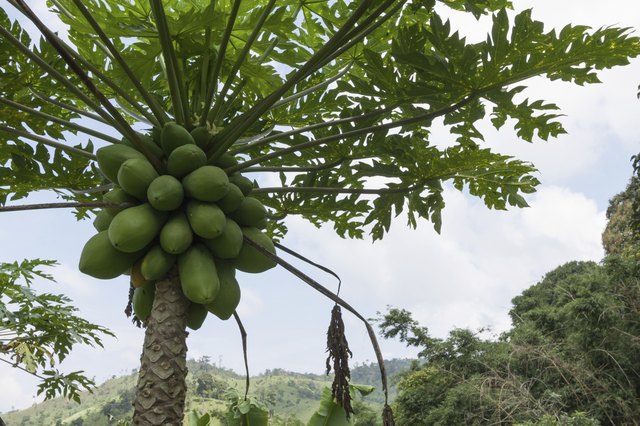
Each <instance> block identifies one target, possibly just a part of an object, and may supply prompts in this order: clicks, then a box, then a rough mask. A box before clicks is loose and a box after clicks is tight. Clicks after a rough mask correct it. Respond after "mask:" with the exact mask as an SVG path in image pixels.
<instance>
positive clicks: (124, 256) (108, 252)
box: [78, 231, 142, 280]
mask: <svg viewBox="0 0 640 426" xmlns="http://www.w3.org/2000/svg"><path fill="white" fill-rule="evenodd" d="M141 254H142V253H123V252H121V251H120V250H117V249H116V248H115V247H113V245H112V244H111V241H110V240H109V235H108V231H101V232H98V233H97V234H96V235H94V236H93V237H91V238H89V240H88V241H87V242H86V243H85V245H84V248H83V249H82V253H81V254H80V262H79V265H78V268H79V269H80V271H81V272H83V273H85V274H87V275H90V276H92V277H94V278H99V279H102V280H109V279H112V278H116V277H118V276H120V275H122V274H124V273H125V272H126V271H127V270H128V269H129V268H131V266H132V265H133V264H134V262H135V261H136V259H137V258H138V257H140V255H141Z"/></svg>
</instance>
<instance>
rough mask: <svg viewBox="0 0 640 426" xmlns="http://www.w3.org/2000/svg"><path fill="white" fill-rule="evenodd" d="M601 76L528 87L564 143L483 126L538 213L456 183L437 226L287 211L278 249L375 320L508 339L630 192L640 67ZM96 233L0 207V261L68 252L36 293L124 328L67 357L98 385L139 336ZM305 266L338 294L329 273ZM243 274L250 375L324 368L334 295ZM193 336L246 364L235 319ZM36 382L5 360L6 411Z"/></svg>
mask: <svg viewBox="0 0 640 426" xmlns="http://www.w3.org/2000/svg"><path fill="white" fill-rule="evenodd" d="M0 4H2V5H3V6H4V4H5V2H2V3H0ZM514 6H515V9H516V10H517V11H520V10H523V9H527V8H533V16H534V18H536V19H538V20H540V21H543V22H545V24H546V25H547V28H551V27H556V28H562V26H564V25H565V24H567V23H573V24H577V23H580V24H586V25H590V26H592V27H593V28H598V27H601V26H608V25H616V26H624V27H632V28H637V29H639V30H640V3H638V2H637V1H635V0H610V1H607V2H602V1H598V0H563V1H562V2H558V1H555V0H536V1H533V0H515V1H514ZM450 15H451V19H452V22H453V25H454V27H457V28H460V30H461V32H462V33H463V34H466V35H468V36H469V38H470V39H471V40H473V39H478V38H484V37H485V33H486V28H487V26H486V24H487V22H486V21H480V22H476V21H475V20H474V19H472V18H471V19H469V18H468V17H466V16H464V15H462V14H459V13H450ZM637 32H638V31H636V33H637ZM601 80H602V81H603V83H602V84H599V85H593V86H587V87H577V86H576V87H574V86H571V85H569V84H566V83H562V82H549V81H546V80H543V79H536V80H532V81H530V82H528V83H529V84H530V89H529V91H528V92H527V93H528V94H529V96H531V97H533V98H540V99H545V100H547V101H550V102H554V103H556V104H558V105H559V106H560V108H561V110H562V112H563V114H565V117H563V118H562V123H563V125H564V127H565V129H566V130H567V131H568V134H566V135H562V136H560V137H558V138H556V139H553V140H550V141H548V142H544V141H540V140H536V141H535V142H534V143H527V142H524V141H521V140H518V138H517V137H516V135H515V132H514V131H513V129H512V128H510V127H509V126H505V127H504V128H502V129H501V130H500V131H495V130H494V129H493V128H491V127H490V125H486V126H483V127H482V130H483V133H484V134H485V139H486V145H487V146H491V147H492V148H494V149H495V150H497V151H499V152H502V153H505V154H509V155H513V156H515V157H517V158H519V159H522V160H527V161H531V162H532V163H534V164H535V165H536V167H537V168H538V169H539V174H538V175H537V177H538V178H539V179H540V181H541V185H540V186H539V187H538V191H537V192H536V193H535V194H532V195H529V196H528V197H527V200H528V202H529V204H530V207H529V208H525V209H511V210H508V211H493V210H488V209H487V208H486V207H485V206H484V204H483V202H482V201H481V200H479V199H476V198H473V197H471V196H469V195H468V194H465V193H461V192H458V191H456V190H453V189H451V188H447V189H446V190H445V194H444V195H445V201H446V207H445V210H444V211H443V226H442V231H441V233H440V234H437V233H436V232H435V231H434V230H433V227H432V226H431V224H430V223H428V222H426V221H422V222H420V224H419V226H418V228H417V229H416V230H413V229H409V228H408V227H407V226H406V220H404V219H403V218H402V217H399V218H397V220H396V221H395V222H394V223H393V225H392V227H391V232H390V233H389V235H388V236H387V237H385V238H384V239H383V240H382V241H378V242H376V243H372V242H371V240H344V239H341V238H339V237H337V236H336V235H335V233H334V231H333V230H332V229H331V227H330V226H327V227H323V228H321V229H317V228H315V227H314V226H312V225H310V224H308V223H306V222H305V221H303V220H301V219H298V218H292V219H291V220H290V221H289V222H288V227H289V230H290V231H289V234H288V235H287V236H286V238H285V239H284V240H283V244H284V245H286V246H288V247H291V248H293V249H295V250H297V251H299V252H300V253H302V254H303V255H305V256H307V257H308V258H310V259H313V260H314V261H316V262H318V263H321V264H323V265H326V266H328V267H330V268H331V269H332V270H334V271H335V272H337V273H338V274H339V275H340V277H341V278H342V283H343V284H342V290H341V296H342V297H343V298H344V299H345V300H347V301H348V302H349V303H350V304H351V305H352V306H354V307H355V308H356V309H358V310H359V311H360V312H361V314H362V315H363V316H364V317H366V318H372V317H375V316H376V313H377V312H384V311H385V310H386V309H387V307H388V306H393V307H397V308H403V309H407V310H409V311H410V312H412V314H413V316H414V318H415V319H416V320H418V321H419V322H420V323H421V325H423V326H426V327H428V329H429V330H430V333H431V334H432V335H433V336H435V337H446V335H447V333H448V332H449V331H451V330H452V329H453V328H456V327H469V328H471V329H474V330H477V329H480V328H489V329H490V330H491V333H492V334H493V335H497V334H499V333H500V332H502V331H504V330H506V329H508V328H509V326H510V322H509V317H508V311H509V309H510V301H511V299H512V298H513V297H515V296H517V295H518V294H520V293H521V292H522V291H523V290H524V289H526V288H528V287H530V286H531V285H534V284H535V283H536V282H538V281H539V280H540V279H541V278H542V277H543V276H544V274H545V273H547V272H549V271H551V270H552V269H554V268H555V267H557V266H559V265H561V264H563V263H565V262H568V261H571V260H593V261H599V260H600V259H601V258H602V256H603V250H602V245H601V233H602V231H603V229H604V226H605V224H606V218H605V211H606V208H607V205H608V200H609V199H610V198H611V197H612V196H613V195H615V194H616V193H618V192H620V191H622V190H624V188H625V187H626V184H627V183H628V180H629V178H630V176H631V173H632V168H631V162H630V157H631V156H632V155H634V154H637V153H638V152H639V151H640V127H638V118H640V101H639V100H638V99H637V98H636V93H637V88H638V85H640V61H638V60H634V61H633V62H632V64H631V65H630V66H627V67H624V68H616V69H614V70H612V71H607V72H603V73H602V74H601ZM451 139H452V136H450V135H449V134H448V133H447V132H446V130H445V129H444V128H443V127H442V126H436V127H435V128H434V137H433V140H440V141H443V143H446V142H447V141H450V140H451ZM38 200H39V198H38V197H36V198H34V199H32V200H30V201H33V202H36V201H38ZM94 233H95V230H94V229H93V227H92V225H91V222H90V221H83V222H76V220H75V218H74V217H73V215H72V214H71V213H70V212H68V211H54V210H50V211H29V212H17V213H2V215H1V216H0V241H2V244H0V260H1V261H3V262H10V261H14V260H20V259H22V258H41V259H57V260H58V262H59V265H58V266H57V267H55V268H53V269H52V270H50V271H49V272H50V273H51V274H53V275H54V277H55V278H56V281H57V283H48V282H43V283H38V288H39V289H42V290H43V291H44V290H46V291H50V292H59V293H64V294H66V295H68V296H69V297H71V298H72V299H73V301H74V304H75V306H76V307H77V308H78V309H79V313H80V315H81V316H83V317H84V318H86V319H87V320H89V321H92V322H94V323H97V324H101V325H104V326H106V327H108V328H110V329H111V330H112V331H113V332H114V333H115V334H116V336H117V338H105V341H104V343H105V347H104V348H97V349H96V348H89V347H78V348H77V349H76V350H74V351H73V352H72V354H71V355H70V356H69V357H68V358H67V360H65V362H64V363H63V364H62V365H61V369H62V370H63V371H75V370H84V371H85V373H86V374H87V375H88V376H89V377H93V378H94V379H95V380H96V381H97V382H98V383H101V382H102V381H104V380H106V379H108V378H110V377H112V376H113V375H120V374H125V373H129V372H131V371H132V370H133V369H135V368H137V366H138V364H139V359H140V352H141V348H142V340H143V331H142V330H140V329H137V328H135V327H134V326H133V325H132V324H131V322H130V321H129V320H128V319H127V318H126V317H125V316H124V314H123V310H124V307H125V304H126V296H127V292H128V282H127V280H126V279H124V278H118V279H114V280H108V281H102V280H96V279H93V278H91V277H88V276H85V275H83V274H81V273H80V272H79V271H78V269H77V264H78V259H79V255H80V251H81V249H82V246H83V245H84V243H85V242H86V240H87V239H89V238H90V237H91V236H92V235H93V234H94ZM292 263H296V262H294V261H292ZM299 266H300V268H301V269H303V270H305V271H307V272H308V273H309V274H310V275H312V276H313V277H315V278H316V279H317V280H318V281H320V282H321V283H322V284H324V285H326V286H327V287H329V288H334V289H335V285H336V283H335V280H334V279H333V278H331V277H330V276H329V275H326V274H323V273H319V272H317V271H314V270H313V269H310V268H308V267H306V266H304V265H299ZM238 279H239V281H240V283H241V286H242V291H243V293H242V301H241V304H240V306H239V308H238V312H239V315H240V317H241V318H242V321H243V323H244V326H245V328H246V329H247V332H248V344H249V362H250V370H251V373H252V374H257V373H260V372H263V371H265V370H266V369H273V368H284V369H288V370H291V371H298V372H312V373H321V372H322V371H323V369H324V362H325V358H326V353H325V349H326V346H325V343H326V341H325V336H326V328H327V326H328V324H329V319H330V311H331V308H332V306H333V304H332V302H330V301H329V300H326V299H324V298H323V297H322V296H320V295H319V294H318V293H316V292H315V290H313V289H311V288H310V287H308V286H306V285H305V284H304V283H302V282H300V281H299V280H298V279H296V278H295V277H293V276H291V275H290V274H288V273H287V272H286V271H284V270H282V269H280V268H275V269H272V270H270V271H268V272H266V273H264V274H260V275H259V276H256V275H250V274H243V273H239V275H238ZM344 320H345V324H346V333H347V334H346V335H347V339H348V340H349V344H350V347H351V349H352V351H353V354H354V355H353V365H357V364H361V363H368V362H372V361H374V360H375V355H374V352H373V350H372V349H371V345H370V343H369V341H368V336H367V333H366V329H365V327H364V326H363V325H362V323H361V322H359V320H357V319H356V318H354V317H353V316H352V315H350V314H348V313H345V314H344ZM187 344H188V347H189V351H188V357H189V358H195V359H199V358H201V357H203V356H208V357H210V358H211V360H212V361H213V362H215V363H216V364H220V365H221V366H223V367H226V368H231V369H233V370H236V371H238V372H240V371H242V370H243V363H242V351H241V340H240V336H239V333H238V331H237V327H236V325H235V323H234V322H232V321H226V322H224V321H219V320H217V319H216V318H215V317H210V318H208V319H207V321H206V322H205V324H204V326H203V327H202V328H201V329H200V330H198V331H197V332H192V333H191V334H190V336H189V338H188V341H187ZM380 344H381V349H382V351H383V354H384V356H385V357H386V358H394V357H412V356H415V352H416V351H415V350H412V349H407V348H405V347H404V346H403V345H402V344H401V343H399V342H395V341H390V340H382V339H381V340H380ZM36 385H37V381H36V380H33V379H32V378H31V377H30V376H29V375H27V374H26V373H23V372H20V371H18V370H16V369H12V368H10V367H9V366H7V365H4V364H0V412H4V411H7V410H10V409H14V408H23V407H26V406H29V405H30V404H32V403H33V402H34V401H36V398H35V394H36Z"/></svg>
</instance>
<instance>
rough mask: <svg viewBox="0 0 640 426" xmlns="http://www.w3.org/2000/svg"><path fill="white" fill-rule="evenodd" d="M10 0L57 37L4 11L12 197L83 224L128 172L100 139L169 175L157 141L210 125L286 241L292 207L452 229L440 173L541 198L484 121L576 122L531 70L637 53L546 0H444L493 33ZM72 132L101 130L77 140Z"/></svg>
mask: <svg viewBox="0 0 640 426" xmlns="http://www.w3.org/2000/svg"><path fill="white" fill-rule="evenodd" d="M9 3H10V4H11V5H12V6H14V7H15V8H16V9H17V10H19V11H20V12H22V13H24V14H25V15H26V16H27V17H28V18H29V19H30V20H31V21H33V22H34V23H35V24H36V26H37V27H38V29H39V30H40V31H41V32H42V33H43V35H44V37H45V40H41V41H39V42H38V43H34V44H32V41H31V40H30V38H29V36H28V35H27V34H26V33H25V32H24V31H23V30H22V28H21V27H20V25H19V24H18V23H17V22H12V21H11V20H9V19H8V16H7V15H6V14H5V13H4V12H3V14H2V16H0V35H1V38H0V48H1V49H2V51H3V52H9V53H8V54H7V55H3V57H2V59H0V61H2V62H0V67H1V68H2V70H3V74H2V76H1V77H0V78H1V80H0V135H1V136H0V137H1V138H2V139H1V140H0V143H1V145H0V160H2V164H3V165H4V166H2V177H3V180H2V184H1V187H0V196H1V197H2V201H5V202H6V201H8V200H10V199H17V198H20V197H24V196H26V195H28V194H29V193H31V192H33V191H36V190H54V191H56V192H57V193H58V194H59V195H60V196H61V197H63V198H65V199H67V200H69V201H73V202H74V203H75V204H73V203H68V204H66V206H68V207H71V206H73V207H78V209H79V210H77V215H78V216H79V217H85V216H87V215H89V213H88V211H87V209H92V208H93V209H96V208H98V207H106V204H105V203H104V202H102V201H101V196H102V193H103V192H105V191H106V190H107V189H108V188H110V185H111V184H113V183H115V182H109V181H107V180H106V179H105V177H104V176H103V175H102V174H101V173H100V170H98V169H97V168H96V164H95V156H94V151H95V148H96V147H97V146H102V145H103V144H108V143H112V144H121V143H127V144H129V145H131V146H133V147H135V148H136V149H137V150H138V151H140V152H141V153H142V154H143V155H144V157H145V158H146V159H147V160H148V162H149V164H151V166H152V167H153V169H154V170H155V172H156V173H159V174H165V173H166V167H167V166H166V164H165V161H166V159H165V158H164V157H163V156H162V154H160V155H154V154H153V152H152V151H154V149H156V148H157V146H156V145H153V142H152V144H151V145H148V144H147V145H145V141H149V138H148V137H147V136H149V135H152V138H151V139H153V135H155V136H156V139H157V135H158V134H162V131H161V129H164V128H166V127H167V123H168V122H176V123H178V124H179V125H180V126H182V127H183V128H185V129H187V130H188V131H193V130H195V129H199V130H197V131H198V132H201V133H202V132H204V135H205V142H204V145H203V146H204V149H205V151H206V153H205V155H206V161H207V162H208V163H210V164H216V165H219V166H220V168H222V169H224V173H225V174H226V175H227V176H233V175H237V174H239V173H244V174H248V173H260V174H259V175H257V176H259V177H260V179H259V181H260V184H261V186H262V185H263V184H265V185H267V186H262V187H256V188H254V189H253V190H252V196H253V197H254V199H256V200H258V201H259V202H260V203H262V204H264V205H265V206H267V208H268V210H269V219H270V220H269V221H268V223H267V224H266V226H267V232H268V234H269V235H270V236H271V237H272V238H274V239H277V238H279V237H280V236H282V235H283V234H284V233H285V232H286V217H287V216H289V215H300V216H302V217H304V218H305V219H307V220H309V221H311V222H312V223H314V224H316V225H320V224H322V223H325V222H331V223H332V224H333V226H334V228H335V230H336V232H337V233H338V234H339V235H341V236H348V237H355V238H361V237H363V236H364V234H365V232H367V231H369V232H370V234H371V236H372V238H373V239H374V240H377V239H381V238H382V237H383V236H384V234H385V233H386V232H388V230H389V228H390V226H391V221H392V218H393V217H395V216H397V215H398V214H400V213H402V212H404V213H405V214H406V215H407V217H408V224H409V225H410V226H412V227H415V226H416V225H417V222H418V218H423V219H427V220H429V221H431V222H432V223H433V224H434V226H435V228H436V229H437V230H439V229H440V224H441V211H442V208H443V207H444V200H443V197H442V191H443V183H444V182H450V183H452V184H453V186H454V187H456V188H458V189H460V190H463V189H466V190H468V191H469V193H471V194H472V195H474V196H478V197H481V198H482V199H483V200H484V202H485V204H486V205H487V206H488V207H490V208H497V209H504V208H506V207H507V206H518V207H523V206H526V201H525V199H524V198H523V194H527V193H531V192H533V191H534V189H535V186H536V185H537V184H538V181H537V179H536V178H535V177H534V176H533V173H534V172H535V169H534V167H533V165H531V164H529V163H527V162H524V161H520V160H517V159H514V158H511V157H509V156H505V155H502V154H499V153H495V152H492V151H491V150H490V149H487V148H483V147H482V146H481V142H482V139H483V136H482V134H481V133H480V132H479V130H478V128H477V127H476V124H477V123H478V122H480V121H481V120H485V119H487V118H490V119H491V122H492V124H493V125H494V126H495V127H498V128H499V127H502V126H503V125H504V124H505V123H506V122H507V120H508V119H512V120H513V122H514V123H515V124H514V126H515V130H516V133H517V134H518V136H519V137H521V138H523V139H524V140H527V141H532V140H533V139H534V137H535V136H537V137H539V138H541V139H547V138H549V137H551V136H556V135H558V134H560V133H562V132H563V131H564V130H563V128H562V126H561V124H560V123H559V122H558V121H557V120H556V118H557V116H558V114H557V111H556V110H557V107H556V106H555V105H553V104H551V103H547V102H545V101H542V100H530V99H526V100H524V101H519V100H517V99H518V97H519V96H520V95H521V94H522V93H523V91H524V90H525V86H523V85H522V84H523V83H522V82H523V81H524V80H526V79H529V78H531V77H534V76H539V75H544V76H546V77H548V78H549V79H552V80H555V79H562V80H565V81H569V82H573V83H576V84H586V83H595V82H597V81H598V78H597V71H598V70H601V69H606V68H611V67H613V66H616V65H624V64H627V63H628V58H629V57H632V56H636V55H638V54H639V53H640V44H639V43H638V39H636V38H633V37H630V36H629V34H628V31H627V30H625V29H619V28H613V27H608V28H603V29H599V30H595V31H588V29H587V28H585V27H582V26H572V25H568V26H566V27H565V28H564V29H563V30H562V31H561V32H559V33H556V32H554V31H551V32H545V31H544V27H543V25H542V23H540V22H537V21H535V20H534V19H533V18H532V16H531V11H524V12H522V13H520V14H518V15H517V16H516V17H514V18H513V19H510V18H509V15H508V14H507V12H506V8H508V7H509V6H510V4H509V2H507V1H505V0H490V1H484V0H483V1H462V0H448V1H445V2H442V3H443V5H445V6H447V7H450V8H452V9H455V10H462V11H466V12H468V13H472V14H474V15H475V16H481V15H483V14H488V13H491V12H495V14H494V15H493V22H492V29H491V31H490V34H489V35H488V37H487V39H486V40H485V41H482V42H478V43H469V42H467V41H466V40H465V39H464V38H462V37H460V35H459V33H458V32H455V31H453V30H452V28H451V25H450V23H449V22H444V21H443V20H442V18H441V17H440V16H439V15H438V14H437V13H436V11H435V9H434V6H435V3H436V2H435V1H432V0H431V1H430V0H427V1H400V0H385V1H374V0H363V1H359V2H347V1H337V2H329V3H324V2H320V3H317V2H311V3H309V2H300V1H285V2H277V4H276V2H275V1H273V0H270V1H262V0H260V1H251V2H246V1H245V2H241V1H238V0H236V1H233V2H231V1H224V2H209V1H204V0H203V1H194V2H188V3H185V2H179V1H169V2H161V1H159V0H150V1H149V2H146V1H135V2H119V1H109V2H101V3H88V4H84V3H83V2H81V1H79V0H55V1H53V2H52V3H51V4H52V9H53V10H54V11H55V12H56V13H57V14H58V16H59V17H60V19H61V20H62V21H63V22H64V23H66V24H67V25H68V26H69V32H68V41H63V40H61V39H60V38H59V37H58V36H57V35H56V34H54V33H52V32H51V31H50V30H48V29H47V27H46V26H45V25H44V24H43V23H42V22H41V21H40V20H39V19H38V17H37V16H36V15H35V14H34V13H33V12H32V11H31V10H30V9H29V7H28V6H27V4H26V3H25V2H24V1H22V0H10V1H9ZM114 22H116V23H117V25H113V23H114ZM440 117H442V118H443V120H444V123H445V124H446V125H447V126H449V129H450V131H451V133H452V134H453V135H454V136H455V138H456V140H455V142H454V143H453V144H452V145H451V146H449V147H437V146H435V145H434V144H432V143H430V142H429V128H430V126H431V124H432V122H433V120H435V119H437V118H440ZM91 120H92V123H91V124H90V125H87V124H86V123H87V122H88V121H91ZM98 125H106V126H107V127H108V128H110V130H109V131H104V132H103V131H99V130H96V128H97V127H98ZM134 128H135V129H140V130H142V131H143V132H144V133H146V134H148V135H141V134H140V133H138V132H137V131H136V130H134ZM26 129H28V130H26ZM65 132H68V133H65ZM116 134H117V136H114V135H116ZM71 135H84V136H85V137H89V138H90V140H87V139H84V141H82V142H80V143H79V144H74V143H69V142H67V140H66V139H72V137H71ZM81 140H82V139H80V141H81ZM154 147H155V148H154ZM165 154H166V155H168V154H169V153H168V152H165ZM5 164H6V165H5ZM101 171H102V172H104V171H105V170H104V168H103V170H101ZM111 180H112V181H113V180H117V179H115V178H113V177H112V178H111ZM275 182H278V183H275ZM117 183H120V182H117ZM256 183H257V182H256ZM268 185H274V186H268ZM48 207H51V206H48ZM109 207H114V206H113V205H110V206H109ZM18 208H20V207H18ZM94 212H95V210H94ZM249 240H250V238H249V239H247V238H245V242H246V244H249ZM252 247H253V246H252ZM183 281H184V280H183ZM180 284H181V283H180V280H179V278H178V276H177V275H175V273H171V274H169V275H167V276H165V277H164V279H160V280H158V281H157V282H155V289H156V292H155V298H154V301H153V307H152V309H151V313H150V315H149V319H148V322H147V334H146V337H145V343H144V346H143V348H144V349H143V356H142V365H141V369H140V384H139V392H138V395H137V398H136V414H135V418H134V419H135V421H136V422H139V423H144V424H154V423H155V424H159V423H163V424H172V423H178V422H179V421H180V419H181V418H182V409H183V403H182V401H183V399H184V394H185V391H184V388H185V380H184V377H185V375H186V367H185V365H186V364H185V356H186V345H185V338H186V333H185V331H184V330H185V324H186V321H187V318H186V313H187V310H188V309H189V306H190V304H189V303H190V302H189V301H188V300H187V299H185V297H184V296H183V294H182V291H181V290H180ZM316 288H318V287H316ZM324 294H325V295H330V294H329V293H327V292H324ZM340 303H341V304H342V305H343V306H346V305H345V304H344V302H340ZM154 351H155V352H154Z"/></svg>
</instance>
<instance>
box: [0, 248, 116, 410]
mask: <svg viewBox="0 0 640 426" xmlns="http://www.w3.org/2000/svg"><path fill="white" fill-rule="evenodd" d="M54 264H55V262H53V261H46V260H40V259H35V260H23V261H22V262H20V263H18V262H14V263H0V361H2V362H4V363H7V364H9V365H11V366H13V367H15V368H19V369H21V370H23V371H25V372H26V373H29V374H31V375H33V376H35V377H37V378H38V379H40V384H39V385H38V395H40V394H44V396H45V399H50V398H54V397H56V396H58V395H64V396H66V397H68V398H70V399H73V400H75V401H78V402H79V401H80V391H82V390H90V389H91V387H92V386H94V385H95V383H94V381H93V380H92V379H90V378H88V377H86V376H85V375H84V374H83V373H84V372H83V371H73V372H70V373H66V374H65V373H62V372H61V371H59V370H58V369H57V368H55V367H56V366H57V365H58V364H59V363H61V362H62V361H64V359H65V358H66V357H67V355H68V354H69V352H70V351H71V349H73V347H74V346H76V345H77V344H87V345H91V346H102V338H103V337H104V336H113V334H112V333H111V332H110V331H109V330H107V329H106V328H104V327H101V326H98V325H95V324H92V323H90V322H88V321H86V320H84V319H83V318H81V317H79V316H77V315H76V312H77V309H76V308H74V307H73V306H72V305H71V300H70V299H69V298H68V297H66V296H63V295H58V294H53V293H37V292H36V291H35V290H34V289H33V288H32V284H33V281H34V280H35V279H38V278H40V279H44V280H49V281H53V278H52V277H51V275H49V274H47V273H45V272H43V271H42V268H43V267H51V266H53V265H54Z"/></svg>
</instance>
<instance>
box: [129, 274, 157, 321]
mask: <svg viewBox="0 0 640 426" xmlns="http://www.w3.org/2000/svg"><path fill="white" fill-rule="evenodd" d="M155 294H156V284H155V283H154V282H149V283H147V284H145V285H143V286H142V287H138V288H136V289H135V290H134V291H133V298H132V300H131V303H132V305H133V313H134V314H136V317H137V318H138V319H139V320H140V321H146V319H147V317H148V316H149V314H150V313H151V309H152V308H153V299H154V297H155Z"/></svg>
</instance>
